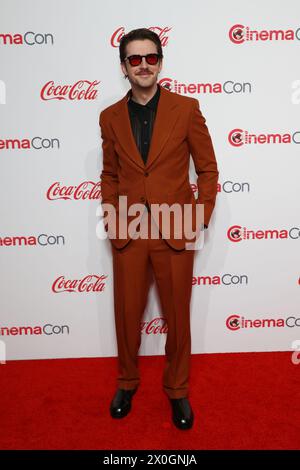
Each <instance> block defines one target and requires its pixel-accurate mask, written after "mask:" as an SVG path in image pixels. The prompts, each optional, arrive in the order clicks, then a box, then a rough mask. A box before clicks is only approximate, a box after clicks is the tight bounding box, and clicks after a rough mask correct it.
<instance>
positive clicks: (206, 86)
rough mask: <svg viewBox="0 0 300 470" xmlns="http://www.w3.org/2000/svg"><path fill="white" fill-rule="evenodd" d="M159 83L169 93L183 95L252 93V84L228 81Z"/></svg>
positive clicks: (161, 80) (161, 81)
mask: <svg viewBox="0 0 300 470" xmlns="http://www.w3.org/2000/svg"><path fill="white" fill-rule="evenodd" d="M158 83H159V84H160V85H161V86H162V87H163V88H166V89H167V90H169V91H172V92H173V93H177V94H179V95H183V94H185V95H186V94H188V93H189V94H194V93H198V94H199V93H201V94H206V93H207V94H220V93H226V94H228V95H231V94H232V93H242V94H243V93H251V91H252V85H251V83H250V82H234V81H232V80H226V81H225V82H223V83H220V82H216V83H181V82H178V81H177V80H175V79H173V78H169V77H164V78H161V79H160V80H159V81H158Z"/></svg>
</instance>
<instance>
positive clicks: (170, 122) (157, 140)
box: [112, 85, 179, 170]
mask: <svg viewBox="0 0 300 470" xmlns="http://www.w3.org/2000/svg"><path fill="white" fill-rule="evenodd" d="M158 86H159V87H160V97H159V101H158V105H157V111H156V117H155V121H154V127H153V133H152V138H151V144H150V149H149V153H148V158H147V163H146V165H145V164H144V162H143V159H142V156H141V154H140V152H139V150H138V148H137V145H136V142H135V139H134V135H133V133H132V129H131V123H130V118H129V112H128V105H127V101H128V99H129V93H130V90H129V91H128V92H127V93H126V95H125V96H124V98H122V100H121V101H120V102H119V105H118V107H117V109H116V110H115V119H114V120H113V122H112V127H113V128H114V131H115V134H116V136H117V138H118V141H119V144H120V145H121V146H122V148H123V150H124V151H125V152H126V154H127V155H128V157H129V158H130V159H131V160H132V161H133V162H134V163H135V164H136V165H138V166H139V167H141V168H142V169H143V170H145V169H146V168H147V169H148V168H150V166H151V165H152V164H153V162H154V161H155V160H156V158H157V157H158V156H159V154H160V153H161V151H162V149H163V147H164V146H165V144H166V142H167V141H168V138H169V137H170V135H171V132H172V130H173V127H174V125H175V123H176V121H177V119H178V117H179V110H178V106H177V104H176V103H174V99H173V96H172V95H173V93H172V92H170V91H168V90H166V89H165V88H163V87H161V86H160V85H158Z"/></svg>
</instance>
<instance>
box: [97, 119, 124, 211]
mask: <svg viewBox="0 0 300 470" xmlns="http://www.w3.org/2000/svg"><path fill="white" fill-rule="evenodd" d="M99 125H100V130H101V138H102V154H103V167H102V172H101V175H100V178H101V197H102V201H101V202H102V203H110V204H113V205H116V203H117V200H118V182H119V180H118V158H117V155H116V152H115V150H114V142H113V140H112V139H111V137H110V135H109V131H108V125H107V122H106V119H105V118H104V117H103V112H101V113H100V117H99Z"/></svg>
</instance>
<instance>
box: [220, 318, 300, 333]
mask: <svg viewBox="0 0 300 470" xmlns="http://www.w3.org/2000/svg"><path fill="white" fill-rule="evenodd" d="M297 326H300V318H297V317H294V316H290V317H288V318H286V319H284V318H257V319H255V320H250V319H248V318H245V317H243V316H240V315H230V317H228V318H227V319H226V327H227V328H228V329H229V330H231V331H237V330H241V329H248V328H285V327H288V328H295V327H297Z"/></svg>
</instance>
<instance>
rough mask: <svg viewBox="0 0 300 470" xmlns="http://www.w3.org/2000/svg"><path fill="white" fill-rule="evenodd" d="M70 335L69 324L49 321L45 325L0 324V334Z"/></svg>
mask: <svg viewBox="0 0 300 470" xmlns="http://www.w3.org/2000/svg"><path fill="white" fill-rule="evenodd" d="M65 334H67V335H69V334H70V327H69V326H68V325H51V323H47V324H46V325H43V326H0V336H31V335H47V336H51V335H65Z"/></svg>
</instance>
